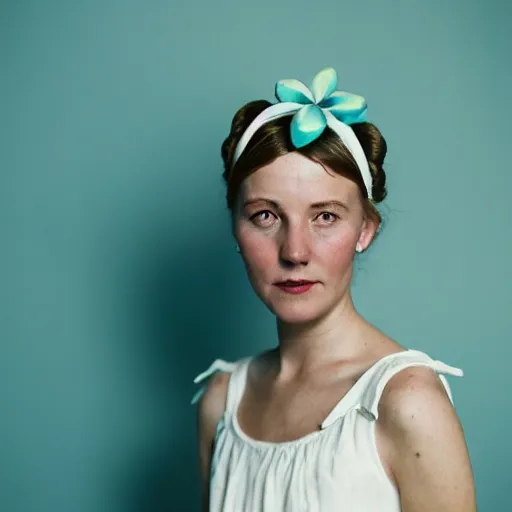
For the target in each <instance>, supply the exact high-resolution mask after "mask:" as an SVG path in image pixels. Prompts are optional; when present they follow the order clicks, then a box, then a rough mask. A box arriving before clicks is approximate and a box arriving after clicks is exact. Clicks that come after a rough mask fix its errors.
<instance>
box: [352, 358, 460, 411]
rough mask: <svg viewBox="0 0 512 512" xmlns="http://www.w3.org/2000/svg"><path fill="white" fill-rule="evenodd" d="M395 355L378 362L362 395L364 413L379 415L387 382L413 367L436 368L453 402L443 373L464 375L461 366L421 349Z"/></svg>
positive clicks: (457, 375)
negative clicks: (439, 358)
mask: <svg viewBox="0 0 512 512" xmlns="http://www.w3.org/2000/svg"><path fill="white" fill-rule="evenodd" d="M392 356H393V357H389V358H385V360H384V361H383V364H378V363H377V364H376V365H375V368H374V371H373V372H372V375H371V378H370V379H369V382H368V385H367V386H365V389H364V391H363V393H362V396H361V408H362V411H361V412H363V415H365V416H367V417H368V419H370V420H376V419H377V418H378V417H379V410H378V407H379V401H380V398H381V396H382V393H383V391H384V388H385V386H386V384H387V383H388V382H389V380H390V379H391V378H392V377H393V376H394V375H396V374H397V373H398V372H400V371H402V370H404V369H406V368H411V367H418V366H420V367H425V368H431V369H432V370H435V371H436V373H437V374H438V376H439V378H440V380H441V382H442V383H443V385H444V388H445V390H446V393H447V395H448V397H449V399H450V401H451V402H452V404H453V397H452V392H451V389H450V385H449V384H448V381H447V380H446V377H445V376H444V375H442V373H446V374H448V375H453V376H456V377H462V376H463V375H464V372H463V371H462V370H461V369H460V368H455V367H453V366H449V365H447V364H445V363H443V362H442V361H437V360H434V359H432V358H431V357H430V356H428V355H427V354H425V353H424V352H421V351H419V350H407V351H405V352H398V353H396V354H392Z"/></svg>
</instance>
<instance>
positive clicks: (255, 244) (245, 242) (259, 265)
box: [240, 236, 277, 274]
mask: <svg viewBox="0 0 512 512" xmlns="http://www.w3.org/2000/svg"><path fill="white" fill-rule="evenodd" d="M240 248H241V250H242V254H243V255H244V261H245V264H246V265H247V267H248V270H249V272H250V273H251V274H263V273H264V272H265V271H266V270H268V269H272V268H274V267H275V264H276V259H277V249H276V244H275V242H274V241H273V240H272V239H270V238H267V237H262V236H246V237H242V238H241V239H240Z"/></svg>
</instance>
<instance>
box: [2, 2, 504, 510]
mask: <svg viewBox="0 0 512 512" xmlns="http://www.w3.org/2000/svg"><path fill="white" fill-rule="evenodd" d="M511 21H512V9H511V4H510V2H505V1H497V0H496V1H484V0H479V1H476V0H472V1H467V0H448V1H441V0H434V1H429V2H427V1H422V2H420V1H412V2H411V1H405V0H388V1H387V2H381V1H378V0H367V1H365V2H358V3H356V2H347V1H345V0H336V1H334V0H324V1H323V2H320V3H319V2H313V3H312V2H307V1H304V0H294V1H290V0H281V1H270V0H260V1H258V2H244V1H240V0H237V1H235V0H225V1H217V2H208V1H204V0H203V1H196V2H190V3H185V2H176V1H170V0H159V1H155V0H146V1H144V2H142V1H134V0H124V1H121V0H118V1H99V0H96V1H94V0H90V1H75V2H64V1H56V0H47V1H45V2H35V1H4V2H2V3H1V4H0V59H1V61H0V64H1V78H0V94H1V96H0V97H1V109H0V111H1V116H0V119H1V121H0V123H1V132H0V135H1V137H0V158H1V161H0V218H1V223H0V226H1V227H0V229H1V232H0V236H1V238H0V239H1V251H0V271H1V275H0V282H1V294H0V297H1V309H0V314H1V317H0V334H1V337H0V340H1V345H0V347H1V349H0V369H1V372H0V375H1V386H0V390H1V391H0V399H1V411H2V414H1V419H0V509H1V510H2V511H5V512H50V511H51V512H61V511H62V512H65V511H66V512H68V511H69V512H71V511H72V512H143V511H144V512H146V511H151V512H164V511H170V510H173V511H174V510H176V511H193V510H199V503H200V500H199V479H198V473H197V455H196V438H195V436H196V427H195V408H194V407H192V406H191V405H190V399H191V397H192V395H193V394H194V393H195V391H196V389H195V387H194V385H193V383H192V379H193V377H194V376H195V375H197V374H198V373H199V372H201V371H202V370H204V369H205V368H206V367H207V366H208V365H209V364H210V363H211V361H212V360H213V359H215V358H217V357H221V358H224V359H228V360H234V359H237V358H239V357H243V356H245V355H249V354H253V353H255V352H256V351H260V350H263V349H265V348H268V347H270V346H273V345H275V344H276V342H277V339H276V333H275V323H274V318H273V317H272V315H271V314H270V313H269V312H268V311H267V310H266V309H265V308H264V306H263V305H261V304H260V302H259V301H258V299H257V298H256V297H255V296H254V294H253V292H252V290H251V288H250V285H249V283H248V281H247V278H246V276H245V270H244V268H243V264H242V261H241V258H240V256H239V255H238V254H237V253H236V252H235V250H234V240H233V239H232V237H231V234H230V228H229V217H228V214H227V210H226V208H225V202H224V185H223V183H222V179H221V173H222V162H221V158H220V145H221V142H222V140H223V139H224V137H225V136H226V135H227V133H228V131H229V127H230V123H231V118H232V115H233V114H234V112H235V111H236V110H237V109H238V108H239V107H240V106H241V105H242V104H244V103H245V102H247V101H250V100H253V99H259V98H264V99H269V100H272V99H273V87H274V84H275V82H276V81H277V80H279V79H281V78H298V79H300V80H303V81H305V82H306V83H308V84H309V83H310V81H311V79H312V78H313V76H314V75H315V74H316V73H317V72H318V71H319V70H320V69H321V68H323V67H324V66H333V67H334V68H335V69H336V70H337V71H338V76H339V82H338V86H339V88H340V89H343V90H347V91H351V92H355V93H358V94H361V95H363V96H365V97H366V99H367V101H368V103H369V111H368V118H369V120H370V121H372V122H375V124H376V125H377V126H378V127H379V128H380V129H381V131H382V132H383V134H384V136H385V137H386V139H387V141H388V145H389V153H388V157H387V165H386V166H385V169H386V171H387V176H388V186H389V196H388V199H387V201H386V203H385V205H386V206H385V207H384V210H383V211H384V216H385V219H386V225H385V227H384V230H383V232H382V235H381V236H380V238H379V240H378V241H377V242H376V244H375V245H374V247H372V249H371V250H370V251H369V253H368V254H365V255H363V257H361V258H360V259H359V262H358V264H357V272H356V275H355V279H354V288H353V291H354V297H355V302H356V306H357V307H358V308H359V310H360V311H361V312H362V313H363V314H364V315H365V316H366V318H368V319H369V320H370V321H371V322H373V323H374V324H376V325H377V326H378V327H379V328H381V329H382V330H383V331H385V332H386V333H387V334H389V335H390V336H392V337H393V338H394V339H396V340H397V341H398V342H400V343H401V344H403V345H405V346H407V347H409V348H417V349H420V350H424V351H426V352H428V353H429V354H430V355H432V356H433V357H434V358H437V359H441V360H443V361H445V362H446V363H448V364H451V365H453V366H457V367H460V368H462V369H463V370H464V372H465V376H464V378H462V379H457V378H454V377H452V378H449V382H450V384H451V386H452V390H453V394H454V399H455V403H456V408H457V411H458V413H459V416H460V418H461V420H462V423H463V426H464V429H465V433H466V438H467V442H468V445H469V449H470V455H471V460H472V463H473V467H474V472H475V478H476V485H477V495H478V504H479V510H482V511H495V510H503V511H504V510H512V495H511V493H510V484H511V483H512V479H511V476H510V459H511V458H512V448H511V443H510V442H509V439H508V436H509V430H510V421H511V420H512V412H511V406H512V400H511V397H510V393H509V389H510V384H509V376H510V371H511V370H510V361H511V358H512V349H511V344H510V328H509V322H510V312H509V308H510V305H511V298H512V297H511V295H512V291H511V290H512V287H511V285H512V279H511V277H512V276H511V270H510V268H511V267H510V261H511V256H512V254H511V239H510V227H509V226H510V215H511V206H510V191H511V190H512V172H511V171H510V169H509V165H510V158H509V153H510V115H511V113H512V108H511V106H512V102H511V100H510V91H511V90H512V75H511V66H510V64H509V63H510V55H509V51H508V48H509V46H510V38H511V36H510V33H511V25H512V23H511Z"/></svg>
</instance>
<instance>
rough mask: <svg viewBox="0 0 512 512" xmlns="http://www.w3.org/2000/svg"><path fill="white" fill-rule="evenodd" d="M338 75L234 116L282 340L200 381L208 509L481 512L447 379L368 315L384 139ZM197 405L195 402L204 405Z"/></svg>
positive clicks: (254, 280)
mask: <svg viewBox="0 0 512 512" xmlns="http://www.w3.org/2000/svg"><path fill="white" fill-rule="evenodd" d="M336 83H337V76H336V73H335V71H334V70H333V69H332V68H326V69H324V70H322V71H321V72H320V73H319V74H318V75H317V76H316V77H315V79H314V80H313V84H312V87H311V89H308V88H307V87H306V86H305V85H304V84H302V83H301V82H298V81H297V80H282V81H280V82H278V84H277V86H276V96H277V99H278V103H276V104H274V105H271V104H270V103H268V102H266V101H255V102H251V103H249V104H247V105H245V106H244V107H243V108H241V109H240V110H239V111H238V112H237V113H236V115H235V117H234V119H233V123H232V128H231V133H230V134H229V136H228V137H227V139H226V140H225V141H224V144H223V146H222V156H223V159H224V164H225V172H224V178H225V180H226V183H227V202H228V207H229V209H230V211H231V214H232V229H233V234H234V236H235V238H236V240H237V242H238V245H237V248H238V250H239V251H240V254H241V256H242V258H243V261H244V263H245V266H246V269H247V275H248V277H249V280H250V282H251V285H252V287H253V289H254V291H255V293H256V294H257V296H258V297H259V298H260V299H261V300H262V301H263V303H264V304H265V305H266V306H267V307H268V308H269V309H270V310H271V311H272V313H274V315H275V316H276V321H277V332H278V338H279V344H278V346H277V347H276V348H274V349H271V350H268V351H266V352H264V353H262V354H259V355H256V356H254V357H248V358H244V359H242V360H240V361H237V362H235V363H228V362H225V361H222V360H216V361H215V362H214V363H213V364H212V365H211V366H210V368H209V369H208V370H207V371H205V372H203V373H202V374H201V375H199V376H198V377H197V378H196V380H195V381H196V382H200V381H202V380H204V379H206V378H207V377H209V380H208V383H207V385H206V386H205V388H203V389H202V390H200V392H199V394H198V395H197V396H196V399H197V398H199V396H201V395H202V396H201V398H200V401H199V406H198V432H199V455H200V464H201V474H202V481H203V485H204V508H205V510H210V511H211V512H218V511H229V512H252V511H265V512H267V511H272V512H277V511H293V512H298V511H321V512H331V511H347V512H369V511H379V512H396V511H404V512H432V511H436V512H448V511H449V512H471V511H474V510H476V504H475V491H474V483H473V475H472V471H471V466H470V461H469V456H468V452H467V448H466V443H465V440H464V435H463V431H462V428H461V425H460V423H459V420H458V418H457V415H456V413H455V411H454V408H453V405H452V402H451V394H450V388H449V386H448V383H447V381H446V379H445V378H444V376H443V375H442V373H447V374H451V375H458V376H460V375H462V371H461V370H458V369H456V368H452V367H450V366H448V365H446V364H444V363H442V362H440V361H434V360H433V359H431V358H430V357H429V356H428V355H427V354H425V353H424V352H420V351H416V350H407V349H405V348H404V347H402V346H401V345H399V344H398V343H396V342H395V341H394V340H392V339H391V338H389V337H388V336H386V335H385V334H383V333H382V332H381V331H379V330H378V329H377V328H375V327H374V326H373V325H371V324H370V323H369V322H367V321H366V320H365V319H364V318H362V316H361V315H360V314H359V313H358V312H357V311H356V309H355V307H354V304H353V302H352V298H351V293H350V281H351V277H352V270H353V262H354V257H355V255H356V253H358V252H362V251H365V250H367V249H368V247H369V246H370V244H371V242H372V240H373V239H374V238H375V235H376V233H377V232H378V230H379V227H380V224H381V217H380V215H379V212H378V210H377V209H376V207H375V204H376V203H379V202H380V201H382V200H383V199H384V198H385V195H386V188H385V182H386V179H385V173H384V169H383V161H384V157H385V154H386V142H385V140H384V138H383V137H382V135H381V133H380V132H379V130H378V129H377V128H376V127H375V126H374V125H373V124H370V123H368V122H366V121H365V114H366V103H365V101H364V99H363V98H362V97H360V96H357V95H353V94H349V93H344V92H340V91H336ZM195 401H196V400H193V402H195Z"/></svg>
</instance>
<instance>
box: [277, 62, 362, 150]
mask: <svg viewBox="0 0 512 512" xmlns="http://www.w3.org/2000/svg"><path fill="white" fill-rule="evenodd" d="M337 83H338V76H337V74H336V71H335V70H334V69H333V68H331V67H327V68H324V69H322V71H320V72H319V73H318V74H317V75H316V76H315V78H314V79H313V83H312V85H311V89H308V88H307V87H306V86H305V85H304V84H303V83H302V82H300V81H299V80H295V79H288V80H279V82H277V84H276V98H277V99H278V100H279V101H280V102H281V103H298V104H301V105H304V106H303V107H301V108H299V110H297V112H295V114H294V116H293V119H292V123H291V138H292V143H293V145H294V146H295V147H296V148H301V147H303V146H306V145H307V144H309V143H310V142H312V141H313V140H315V139H316V138H317V137H319V136H320V135H321V134H322V132H323V131H324V130H325V127H326V126H327V118H326V114H325V112H330V113H331V114H332V115H333V116H334V117H335V118H336V119H337V120H338V121H341V122H342V123H344V124H346V125H351V124H353V123H362V122H364V121H366V108H367V105H366V101H365V99H364V98H363V97H362V96H358V95H357V94H352V93H349V92H343V91H337V90H336V86H337Z"/></svg>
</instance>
